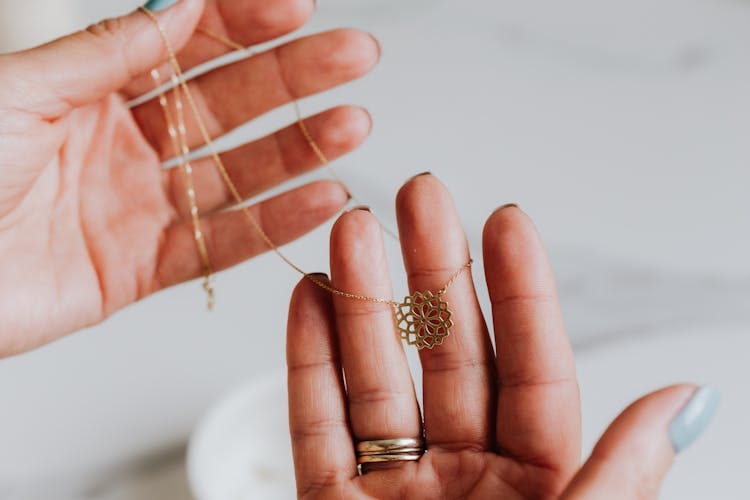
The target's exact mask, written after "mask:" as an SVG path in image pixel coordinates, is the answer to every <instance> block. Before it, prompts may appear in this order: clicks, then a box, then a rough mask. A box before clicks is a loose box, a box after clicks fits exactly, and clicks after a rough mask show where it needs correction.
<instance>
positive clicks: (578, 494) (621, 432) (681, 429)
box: [562, 385, 719, 500]
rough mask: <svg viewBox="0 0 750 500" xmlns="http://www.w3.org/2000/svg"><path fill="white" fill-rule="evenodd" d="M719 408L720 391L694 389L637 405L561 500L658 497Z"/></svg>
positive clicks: (677, 389) (663, 393)
mask: <svg viewBox="0 0 750 500" xmlns="http://www.w3.org/2000/svg"><path fill="white" fill-rule="evenodd" d="M718 404H719V393H718V391H716V390H715V389H713V388H711V387H703V388H700V389H698V388H697V387H696V386H693V385H677V386H673V387H668V388H666V389H662V390H660V391H657V392H653V393H651V394H649V395H648V396H645V397H643V398H641V399H640V400H638V401H636V402H635V403H633V404H632V405H631V406H630V407H628V408H627V409H626V410H625V411H624V412H622V413H621V414H620V416H619V417H617V419H616V420H615V421H614V422H613V423H612V424H611V425H610V426H609V428H608V429H607V431H606V432H605V433H604V435H603V436H602V438H601V439H600V440H599V442H598V443H597V445H596V447H595V448H594V451H593V452H592V453H591V457H590V458H589V460H588V461H587V462H586V463H585V464H584V466H583V468H582V469H581V470H580V472H579V473H578V474H577V475H576V476H575V478H573V481H572V482H571V484H570V486H569V487H568V489H567V490H566V491H565V493H564V494H563V496H562V498H563V499H568V500H569V499H589V498H590V499H599V498H607V499H612V500H615V499H633V498H639V499H651V498H653V499H656V498H658V496H659V490H660V488H661V483H662V481H663V480H664V478H665V476H666V475H667V472H669V469H670V467H671V466H672V461H673V460H674V456H675V453H679V452H680V451H682V450H683V449H685V448H686V447H688V446H689V445H690V444H692V443H693V441H695V440H696V439H697V438H698V437H699V436H700V435H701V434H702V433H703V431H704V430H705V429H706V427H708V424H709V423H710V421H711V419H712V418H713V416H714V414H715V413H716V409H717V407H718Z"/></svg>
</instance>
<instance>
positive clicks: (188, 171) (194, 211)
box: [151, 69, 215, 311]
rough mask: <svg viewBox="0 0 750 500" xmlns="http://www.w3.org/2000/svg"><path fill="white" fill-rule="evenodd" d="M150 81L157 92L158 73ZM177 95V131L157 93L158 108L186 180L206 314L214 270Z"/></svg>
mask: <svg viewBox="0 0 750 500" xmlns="http://www.w3.org/2000/svg"><path fill="white" fill-rule="evenodd" d="M151 77H152V78H153V80H154V83H156V87H157V89H158V88H160V87H161V75H160V74H159V70H157V69H153V70H151ZM180 91H181V89H180V88H179V87H175V89H174V102H175V109H176V111H177V123H178V125H177V126H176V127H175V124H174V120H173V119H172V113H171V111H170V110H169V102H168V101H167V96H166V95H165V94H164V92H161V91H160V92H159V104H161V107H162V110H163V112H164V120H165V121H166V122H167V129H168V132H169V137H170V139H171V140H172V147H173V148H174V151H175V155H176V157H177V161H178V167H179V168H180V169H181V170H182V174H183V177H184V179H185V191H186V193H187V199H188V203H189V205H190V217H191V219H192V222H193V236H194V238H195V242H196V245H197V247H198V254H199V256H200V259H201V264H202V266H203V289H204V290H205V291H206V297H207V301H208V304H207V305H208V310H209V311H211V310H213V308H214V304H215V293H214V287H213V280H212V276H213V267H212V266H211V259H210V257H209V256H208V249H207V248H206V240H205V238H204V237H203V229H202V228H201V221H200V211H199V210H198V202H197V199H196V193H195V184H194V183H193V165H192V164H191V163H190V147H189V146H188V143H187V129H186V127H185V119H184V107H183V104H182V98H181V97H180Z"/></svg>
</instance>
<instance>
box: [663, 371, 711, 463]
mask: <svg viewBox="0 0 750 500" xmlns="http://www.w3.org/2000/svg"><path fill="white" fill-rule="evenodd" d="M720 400H721V394H720V393H719V391H718V390H717V389H715V388H714V387H711V386H703V387H701V388H700V389H698V390H697V391H696V392H695V394H694V395H693V397H692V398H690V401H688V402H687V404H686V405H685V407H684V408H683V409H682V410H681V411H680V413H679V414H678V415H677V416H676V417H675V418H674V420H672V423H671V424H670V426H669V439H670V440H671V441H672V447H673V448H674V451H675V453H680V452H681V451H683V450H685V449H686V448H687V447H688V446H690V445H691V444H693V443H694V442H695V440H696V439H698V438H699V437H700V436H701V434H703V432H704V431H705V430H706V429H707V428H708V425H709V424H710V423H711V421H712V420H713V418H714V415H716V410H717V409H718V408H719V401H720Z"/></svg>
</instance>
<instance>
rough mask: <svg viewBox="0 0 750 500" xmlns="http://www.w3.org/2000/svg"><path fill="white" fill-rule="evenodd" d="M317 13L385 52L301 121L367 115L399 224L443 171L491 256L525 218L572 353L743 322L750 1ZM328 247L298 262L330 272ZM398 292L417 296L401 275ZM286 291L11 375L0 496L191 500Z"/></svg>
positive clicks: (380, 196)
mask: <svg viewBox="0 0 750 500" xmlns="http://www.w3.org/2000/svg"><path fill="white" fill-rule="evenodd" d="M15 1H16V0H10V3H11V4H12V3H13V2H15ZM373 2H375V0H373ZM319 3H320V4H321V5H320V9H319V10H320V12H319V14H318V15H317V16H316V19H315V21H314V23H313V24H312V25H311V26H310V27H308V28H306V30H305V31H306V32H310V31H316V30H320V29H325V28H328V27H333V26H335V25H338V24H339V23H345V24H351V25H357V26H361V27H364V28H366V29H369V30H371V31H373V32H374V33H376V34H377V35H378V36H379V37H380V39H381V41H382V45H383V59H382V62H381V64H380V67H379V68H378V69H377V70H376V71H375V72H374V74H373V75H372V76H371V77H369V78H367V79H365V80H362V81H359V82H357V83H355V84H352V85H349V86H346V87H343V88H341V89H337V90H336V91H334V92H332V93H330V94H327V95H325V96H321V97H316V98H313V99H310V100H309V101H308V102H306V103H304V108H305V110H306V112H308V113H312V112H313V111H315V110H318V109H322V108H323V107H326V106H328V105H332V104H336V103H342V102H344V103H348V102H351V103H358V104H364V105H366V106H368V108H370V110H371V111H372V114H373V116H374V118H375V122H376V125H375V130H374V133H373V136H372V138H371V139H370V140H369V141H368V143H367V144H366V145H365V146H364V147H363V148H362V149H361V150H360V151H358V152H357V153H355V154H353V155H351V156H349V157H348V158H346V159H344V160H343V161H341V162H340V163H339V169H340V171H341V172H342V174H343V175H344V177H345V178H346V179H347V181H349V182H350V184H351V185H352V186H353V188H354V190H355V191H357V192H358V193H359V194H360V196H361V197H363V198H366V199H367V200H369V201H370V203H371V204H372V205H373V206H374V207H375V208H376V210H377V211H378V212H379V213H381V214H382V215H383V217H384V218H385V219H387V220H392V218H393V209H392V200H393V196H394V194H395V191H396V190H397V188H398V186H399V185H400V184H401V182H402V181H403V180H405V179H406V178H407V177H409V176H410V175H412V174H414V173H417V172H420V171H423V170H432V171H433V172H435V173H436V174H437V175H438V176H440V177H441V178H442V179H443V180H444V181H445V182H446V183H448V184H449V185H450V186H451V188H452V190H453V191H454V193H455V195H456V198H457V200H458V204H459V207H460V210H461V212H462V217H463V218H464V220H465V223H466V227H467V232H468V234H469V236H470V239H471V241H472V244H473V248H474V252H475V253H476V254H477V255H479V253H480V246H479V237H480V231H481V225H482V222H483V219H484V216H485V215H486V214H488V213H489V212H490V211H491V210H492V209H494V208H495V207H496V206H497V205H499V204H502V203H504V202H507V201H516V202H519V203H520V204H521V205H522V206H523V207H524V208H525V209H526V210H527V211H528V212H529V213H530V214H531V215H532V216H533V217H534V218H535V219H536V220H537V222H538V225H539V227H540V230H541V231H542V233H543V235H544V236H545V239H546V241H547V243H548V245H549V247H550V251H551V253H552V257H553V260H554V263H555V265H556V270H557V273H558V276H559V278H560V285H561V294H562V297H563V304H564V309H565V314H566V318H567V322H568V326H569V330H570V334H571V337H572V338H573V341H574V343H575V344H576V347H577V349H578V350H579V352H581V353H585V350H586V349H591V348H595V347H597V346H600V345H602V344H606V343H607V342H610V341H612V339H617V338H622V337H623V336H628V337H630V336H648V335H652V334H653V333H654V332H659V331H664V330H665V329H673V330H677V331H679V329H680V328H684V327H688V326H690V327H691V328H696V327H700V326H703V327H705V331H711V330H712V329H717V330H719V329H721V328H724V327H725V326H728V325H734V327H735V328H736V327H737V325H739V327H740V328H742V327H743V325H745V326H748V325H750V307H748V305H749V304H750V264H749V263H748V260H747V259H748V255H750V231H749V230H748V229H750V223H749V222H748V214H750V197H748V196H747V191H748V188H749V187H750V147H749V145H750V143H749V142H748V141H747V134H748V132H749V131H750V92H748V89H750V30H749V29H748V26H749V25H750V2H747V1H740V0H680V1H677V0H631V1H629V2H623V1H617V2H615V1H601V0H570V1H568V2H564V3H561V2H554V1H552V0H545V1H542V0H529V1H525V2H510V1H507V0H442V1H432V2H417V1H409V2H395V1H387V0H377V3H378V4H380V5H379V6H378V8H377V9H375V8H368V7H367V5H368V4H367V2H362V5H363V6H364V7H363V10H362V11H358V10H357V9H354V8H353V7H352V4H351V3H347V2H344V0H337V1H335V2H334V1H330V2H326V1H325V0H321V1H320V2H319ZM18 4H19V5H21V4H23V5H24V6H26V7H24V8H26V9H28V8H30V7H28V6H29V5H31V6H33V5H34V2H20V1H19V2H18ZM87 4H88V5H89V7H88V8H87V9H81V10H80V12H82V13H84V16H88V17H90V18H95V17H100V16H102V15H107V14H110V15H111V14H114V13H116V12H122V11H123V10H127V7H128V6H132V5H134V2H130V1H128V2H126V1H123V2H95V3H94V2H87ZM3 16H4V18H5V19H7V18H8V14H7V13H6V12H5V11H4V13H3ZM88 20H89V19H87V20H86V21H88ZM286 116H287V117H288V118H286V119H287V120H289V119H290V118H291V114H287V115H286ZM276 119H278V118H276ZM318 175H319V174H318ZM326 236H327V228H322V229H320V230H319V231H316V232H315V233H314V234H313V235H311V236H309V237H307V238H305V239H304V240H303V241H301V242H298V243H296V244H294V245H291V246H290V247H289V252H290V254H291V255H293V256H294V257H295V259H296V260H298V261H300V262H301V263H302V264H303V265H304V267H305V268H307V269H310V270H311V271H312V270H325V269H326V268H327V264H326V262H327V252H326ZM393 250H394V251H393V253H392V255H393V258H392V260H391V262H392V263H394V267H395V263H397V262H398V260H397V255H396V253H395V249H393ZM476 273H477V276H480V275H481V274H480V273H481V266H479V267H478V268H477V269H476ZM394 279H395V280H396V283H397V284H399V285H397V292H401V291H403V279H402V274H401V272H400V271H399V270H395V269H394ZM295 280H296V276H295V275H294V274H292V273H291V272H289V271H288V270H287V269H286V268H285V267H284V266H283V265H282V264H281V263H279V262H278V261H277V260H275V259H274V258H272V257H263V258H261V259H258V260H256V261H254V262H251V263H248V264H245V265H243V266H240V267H239V268H237V269H236V270H234V271H232V272H229V273H225V274H224V275H222V276H221V277H220V278H219V281H218V294H219V295H218V299H219V307H218V309H217V311H216V312H215V313H213V314H211V315H209V314H207V313H205V312H204V311H203V310H202V305H203V300H204V299H203V297H202V295H201V293H200V289H199V287H198V286H197V285H195V284H190V285H187V286H183V287H180V288H178V289H176V290H173V291H170V292H166V293H162V294H160V295H158V296H156V297H153V298H151V299H149V300H147V301H144V302H143V303H141V304H138V305H136V306H134V307H131V308H129V309H127V310H126V311H123V312H122V313H119V314H118V315H116V316H115V317H114V318H112V319H111V320H110V321H108V322H107V323H106V324H104V325H101V326H100V327H97V328H94V329H91V330H89V331H86V332H82V333H80V334H78V335H76V336H73V337H71V338H69V339H66V340H64V341H61V342H58V343H57V344H54V345H52V346H49V347H47V348H44V349H42V350H40V351H37V352H34V353H31V354H28V355H25V356H21V357H19V358H15V359H10V360H5V361H2V362H0V393H1V394H3V403H2V407H1V410H0V471H1V472H0V499H3V500H6V499H7V500H10V499H13V500H32V499H37V498H50V496H49V491H50V488H52V491H54V492H55V498H65V499H68V498H70V499H78V498H81V499H83V498H95V499H107V500H109V499H118V500H119V499H122V500H135V499H149V498H154V499H157V498H158V499H163V500H171V498H175V499H177V498H186V497H187V495H188V493H187V490H186V487H185V484H184V476H183V473H182V472H181V468H180V464H179V461H180V460H181V459H180V457H181V453H180V451H179V450H180V449H181V446H183V444H184V442H185V439H186V437H187V436H188V435H189V433H190V431H191V429H192V428H193V426H194V425H195V423H196V421H197V419H198V417H199V416H200V415H201V414H202V413H203V412H204V411H205V410H206V409H207V408H208V407H209V406H210V405H211V403H212V402H213V401H215V399H216V398H217V397H218V396H219V395H220V394H221V393H222V392H224V391H225V390H226V389H227V388H229V387H231V386H233V385H235V384H237V383H239V382H241V381H242V380H245V379H248V378H251V377H253V376H255V375H257V374H259V373H264V372H267V371H269V370H270V371H274V370H276V371H277V372H278V373H281V372H282V371H283V340H284V339H283V332H284V324H285V314H286V311H285V310H286V303H287V300H288V294H289V291H290V289H291V287H292V286H293V284H294V282H295ZM0 286H4V285H2V284H0ZM679 342H680V340H679V337H675V338H674V343H675V344H674V345H675V351H676V352H677V353H678V354H676V355H679ZM669 367H670V362H669V358H665V363H664V370H665V371H668V370H669ZM745 370H746V369H745ZM659 375H660V376H659V377H657V376H655V377H654V379H655V380H658V381H661V380H662V378H663V374H659ZM699 382H700V381H699ZM618 389H619V388H618ZM618 389H614V390H618ZM621 390H622V391H623V392H625V393H628V392H629V390H632V387H629V386H628V385H627V380H624V381H623V387H622V389H621ZM737 396H742V395H737ZM744 408H746V409H747V411H750V402H748V403H746V405H745V406H744ZM129 478H130V479H129Z"/></svg>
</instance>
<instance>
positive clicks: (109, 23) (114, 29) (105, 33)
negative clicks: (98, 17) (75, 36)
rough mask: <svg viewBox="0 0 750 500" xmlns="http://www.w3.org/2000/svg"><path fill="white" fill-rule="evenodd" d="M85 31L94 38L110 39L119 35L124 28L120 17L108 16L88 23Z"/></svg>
mask: <svg viewBox="0 0 750 500" xmlns="http://www.w3.org/2000/svg"><path fill="white" fill-rule="evenodd" d="M85 31H86V33H88V34H89V35H92V36H94V37H96V38H103V39H111V38H119V37H121V36H122V34H123V31H124V30H123V26H122V20H121V19H120V18H109V19H104V20H103V21H99V22H98V23H96V24H92V25H90V26H89V27H88V28H86V30H85Z"/></svg>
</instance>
